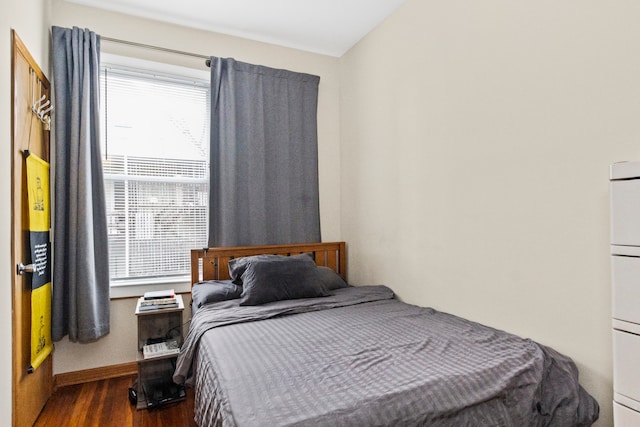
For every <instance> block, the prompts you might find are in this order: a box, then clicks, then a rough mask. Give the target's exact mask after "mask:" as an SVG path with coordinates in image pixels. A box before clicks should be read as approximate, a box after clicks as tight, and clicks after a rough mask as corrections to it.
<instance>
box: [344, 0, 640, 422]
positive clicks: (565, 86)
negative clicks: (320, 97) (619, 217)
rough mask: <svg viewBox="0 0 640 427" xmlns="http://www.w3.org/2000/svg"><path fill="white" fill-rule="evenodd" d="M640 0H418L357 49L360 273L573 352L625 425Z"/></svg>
mask: <svg viewBox="0 0 640 427" xmlns="http://www.w3.org/2000/svg"><path fill="white" fill-rule="evenodd" d="M639 21H640V3H638V2H632V1H620V2H607V3H603V2H601V1H596V0H586V1H581V2H558V1H556V0H542V1H535V2H513V1H508V0H492V1H488V2H487V1H484V2H477V1H472V0H452V1H446V2H434V1H424V0H408V2H407V3H406V4H405V5H404V6H402V7H401V8H400V9H399V10H398V11H397V12H396V13H395V14H394V15H392V16H391V17H390V18H389V19H387V20H386V21H385V22H384V23H383V24H382V25H381V26H379V27H378V28H377V29H376V30H374V31H373V32H372V33H370V34H369V35H368V36H367V37H365V38H364V39H363V40H362V41H361V42H360V43H359V44H358V45H357V46H356V47H355V48H353V49H352V50H351V51H350V52H348V53H347V54H346V55H345V56H344V57H343V58H341V73H342V75H341V129H342V130H341V144H342V145H341V146H342V182H343V186H342V205H341V207H342V230H343V233H342V235H343V239H344V240H346V241H347V242H348V243H349V262H350V264H349V269H350V270H349V271H350V280H351V281H352V282H355V283H358V284H363V283H385V284H388V285H390V286H391V287H392V288H393V289H394V290H395V291H396V292H397V293H398V294H399V295H400V297H401V298H403V299H405V300H407V301H409V302H412V303H417V304H420V305H428V306H433V307H435V308H437V309H440V310H443V311H447V312H451V313H454V314H458V315H461V316H463V317H466V318H469V319H473V320H476V321H479V322H482V323H485V324H488V325H491V326H494V327H497V328H500V329H505V330H507V331H510V332H513V333H516V334H519V335H521V336H525V337H530V338H533V339H535V340H537V341H539V342H541V343H543V344H546V345H549V346H552V347H554V348H556V349H557V350H559V351H561V352H563V353H565V354H567V355H569V356H571V357H572V358H573V359H574V360H575V361H576V363H577V365H578V367H579V369H580V375H581V382H582V383H583V384H584V386H585V387H586V389H587V390H588V391H589V392H590V393H592V394H593V395H594V396H595V397H596V398H597V400H598V401H599V403H600V405H601V421H600V422H599V425H602V426H605V425H611V424H612V418H611V417H612V415H611V400H612V364H611V363H612V362H611V333H610V329H611V326H610V325H611V320H610V304H611V299H610V276H609V274H610V270H609V257H608V249H609V248H608V243H609V214H608V167H609V164H610V163H612V162H614V161H620V160H634V159H635V160H637V159H638V158H640V120H639V119H638V118H639V117H640V78H639V76H640V55H638V52H640V27H639V26H638V25H637V23H638V22H639Z"/></svg>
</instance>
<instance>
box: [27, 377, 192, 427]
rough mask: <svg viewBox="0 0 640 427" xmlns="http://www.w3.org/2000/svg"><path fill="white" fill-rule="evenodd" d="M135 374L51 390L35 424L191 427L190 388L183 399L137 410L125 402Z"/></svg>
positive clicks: (38, 426) (37, 426)
mask: <svg viewBox="0 0 640 427" xmlns="http://www.w3.org/2000/svg"><path fill="white" fill-rule="evenodd" d="M135 378H136V377H135V376H126V377H119V378H111V379H108V380H100V381H93V382H89V383H85V384H77V385H70V386H66V387H61V388H59V389H58V390H56V391H55V392H54V393H53V396H51V398H50V399H49V401H48V402H47V404H46V406H45V407H44V409H43V410H42V413H41V414H40V417H38V420H37V421H36V423H35V424H34V426H35V427H45V426H46V427H60V426H78V427H85V426H118V427H125V426H135V427H139V426H145V427H155V426H160V427H161V426H166V427H169V426H170V427H182V426H184V427H192V426H195V425H196V424H195V422H194V421H193V389H190V388H188V389H187V398H186V400H183V401H181V402H177V403H173V404H171V405H167V406H164V407H160V408H158V409H154V410H137V409H136V408H135V406H134V405H132V404H131V402H129V398H128V390H129V386H131V384H132V383H133V382H134V381H135Z"/></svg>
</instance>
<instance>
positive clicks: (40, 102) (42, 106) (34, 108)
mask: <svg viewBox="0 0 640 427" xmlns="http://www.w3.org/2000/svg"><path fill="white" fill-rule="evenodd" d="M31 75H32V81H33V82H34V83H33V84H32V86H34V85H35V84H37V86H38V93H41V92H42V82H40V80H39V79H38V77H37V76H35V74H34V73H33V72H32V74H31ZM34 95H35V88H33V89H32V94H31V99H32V100H33V98H34V97H35V96H34ZM31 112H32V113H33V114H35V116H36V117H37V118H38V120H40V121H41V122H42V123H44V130H47V131H48V130H51V113H52V112H53V104H51V100H50V99H47V95H42V96H41V97H40V98H39V99H37V100H36V101H34V102H33V104H32V105H31Z"/></svg>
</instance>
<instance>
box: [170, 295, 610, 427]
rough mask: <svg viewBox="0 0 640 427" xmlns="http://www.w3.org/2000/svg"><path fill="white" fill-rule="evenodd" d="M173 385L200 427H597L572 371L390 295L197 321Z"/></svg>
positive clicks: (237, 310) (201, 315)
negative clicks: (188, 393) (191, 402)
mask: <svg viewBox="0 0 640 427" xmlns="http://www.w3.org/2000/svg"><path fill="white" fill-rule="evenodd" d="M174 381H176V382H178V383H185V382H186V383H187V384H189V385H192V386H193V387H195V419H196V422H197V423H198V425H200V426H225V427H227V426H228V427H233V426H239V427H250V426H426V425H428V426H517V427H522V426H588V425H591V424H592V423H593V422H594V421H595V420H596V419H597V418H598V411H599V407H598V403H597V402H596V401H595V400H594V399H593V397H591V396H590V395H589V394H588V393H587V392H586V391H585V390H584V389H583V388H582V387H581V386H580V384H579V382H578V371H577V368H576V366H575V364H574V363H573V361H572V360H571V359H569V358H568V357H566V356H563V355H561V354H559V353H558V352H556V351H554V350H553V349H550V348H548V347H545V346H542V345H540V344H537V343H536V342H534V341H532V340H529V339H523V338H520V337H517V336H515V335H512V334H509V333H506V332H504V331H499V330H496V329H493V328H489V327H487V326H483V325H480V324H478V323H474V322H471V321H469V320H465V319H462V318H460V317H456V316H453V315H451V314H447V313H443V312H439V311H436V310H434V309H432V308H424V307H418V306H414V305H410V304H406V303H403V302H401V301H399V300H398V299H396V298H395V297H394V294H393V292H392V291H391V290H390V289H389V288H387V287H385V286H358V287H348V288H344V289H338V290H336V291H334V292H333V295H331V296H327V297H321V298H308V299H299V300H287V301H278V302H274V303H269V304H265V305H262V306H240V305H239V304H238V302H237V300H232V301H225V302H221V303H215V304H209V305H205V306H203V307H202V308H200V309H199V310H198V311H197V312H196V313H195V314H194V316H193V319H192V325H191V328H190V331H189V334H188V335H187V338H186V340H185V343H184V345H183V348H182V350H181V353H180V355H179V357H178V363H177V368H176V372H175V375H174Z"/></svg>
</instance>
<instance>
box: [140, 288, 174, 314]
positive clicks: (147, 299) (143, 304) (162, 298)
mask: <svg viewBox="0 0 640 427" xmlns="http://www.w3.org/2000/svg"><path fill="white" fill-rule="evenodd" d="M177 307H178V300H177V298H176V293H175V292H174V290H173V289H168V290H166V291H154V292H145V293H144V296H142V297H140V304H139V310H140V311H148V310H158V309H162V308H177Z"/></svg>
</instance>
